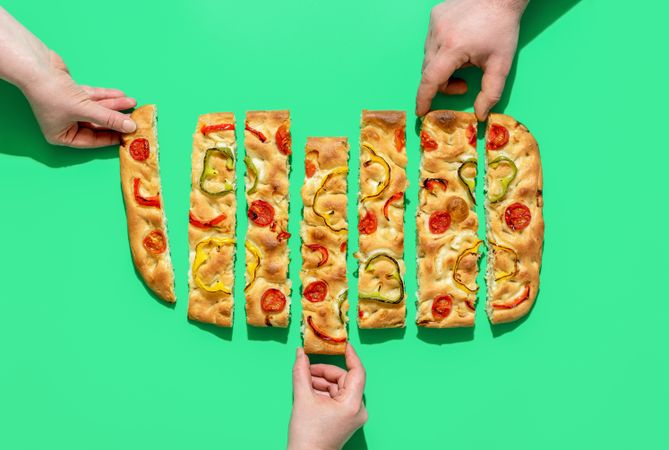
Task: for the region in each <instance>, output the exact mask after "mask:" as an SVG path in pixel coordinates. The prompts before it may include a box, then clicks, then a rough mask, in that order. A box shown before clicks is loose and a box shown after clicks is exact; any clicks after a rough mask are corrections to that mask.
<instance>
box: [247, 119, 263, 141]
mask: <svg viewBox="0 0 669 450" xmlns="http://www.w3.org/2000/svg"><path fill="white" fill-rule="evenodd" d="M244 129H245V130H246V131H248V132H249V133H251V134H252V135H254V136H255V137H257V138H258V139H259V140H260V142H267V137H266V136H265V135H264V134H262V133H261V132H260V131H258V130H256V129H254V128H251V127H250V126H249V124H248V123H247V124H246V126H245V127H244Z"/></svg>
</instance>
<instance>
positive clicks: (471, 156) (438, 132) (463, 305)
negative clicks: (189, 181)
mask: <svg viewBox="0 0 669 450" xmlns="http://www.w3.org/2000/svg"><path fill="white" fill-rule="evenodd" d="M476 124H477V121H476V117H475V116H474V114H470V113H463V112H456V111H446V110H441V111H432V112H430V113H429V114H428V115H427V116H425V119H424V121H423V127H422V130H421V154H422V157H421V164H420V188H419V205H418V211H417V215H416V232H417V241H418V245H417V247H418V249H417V256H418V266H417V274H418V301H417V305H416V308H417V312H416V323H417V324H418V325H419V326H423V327H432V328H448V327H466V326H472V325H473V324H474V309H475V305H476V292H477V291H478V286H477V284H476V275H477V273H478V259H479V256H480V246H481V245H480V244H481V241H480V239H479V238H478V236H477V230H478V218H477V216H476V212H475V211H474V201H475V197H474V186H475V185H474V182H475V179H476V167H477V154H476ZM467 183H470V184H469V185H468V184H467ZM431 217H432V218H433V219H432V222H431ZM440 218H441V219H440ZM449 220H450V224H449V223H448V222H449ZM431 223H433V224H434V226H433V227H431V225H430V224H431ZM440 224H441V226H440ZM433 307H434V309H433Z"/></svg>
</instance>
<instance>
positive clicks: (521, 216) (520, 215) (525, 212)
mask: <svg viewBox="0 0 669 450" xmlns="http://www.w3.org/2000/svg"><path fill="white" fill-rule="evenodd" d="M531 220H532V213H531V212H530V208H528V207H527V206H525V205H523V204H522V203H513V204H511V205H509V206H507V208H506V211H504V221H505V222H506V224H507V225H508V227H509V228H511V230H513V231H521V230H523V229H525V228H527V226H528V225H529V224H530V221H531Z"/></svg>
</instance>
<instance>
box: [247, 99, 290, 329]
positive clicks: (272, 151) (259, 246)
mask: <svg viewBox="0 0 669 450" xmlns="http://www.w3.org/2000/svg"><path fill="white" fill-rule="evenodd" d="M245 129H246V131H245V133H244V136H245V139H244V146H245V147H246V157H245V158H244V162H245V163H246V203H247V208H248V209H247V216H248V219H249V220H248V233H247V235H246V243H245V247H246V286H245V288H244V291H245V293H246V322H247V323H248V324H249V325H254V326H257V327H265V326H268V327H287V326H288V322H289V320H290V289H291V284H290V279H288V238H289V237H290V234H289V233H288V173H289V171H290V168H289V161H288V157H289V155H290V153H291V136H290V114H289V112H288V111H252V112H249V113H247V114H246V126H245Z"/></svg>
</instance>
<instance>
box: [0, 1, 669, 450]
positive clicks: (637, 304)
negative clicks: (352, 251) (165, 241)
mask: <svg viewBox="0 0 669 450" xmlns="http://www.w3.org/2000/svg"><path fill="white" fill-rule="evenodd" d="M433 3H435V2H427V1H420V2H419V1H401V0H397V1H391V0H383V1H381V0H375V1H366V2H359V1H354V0H346V1H337V2H321V1H308V2H307V1H300V2H298V1H289V2H277V1H274V0H273V1H255V2H236V3H232V2H222V1H215V0H209V1H204V0H199V1H180V2H176V1H175V2H158V1H152V2H140V1H136V0H134V1H127V0H119V1H114V2H91V1H69V2H46V1H42V2H28V1H25V0H10V1H6V2H4V6H5V7H6V8H7V9H8V10H9V11H10V12H11V13H12V14H14V15H15V16H16V17H17V18H18V19H19V20H20V21H22V22H23V23H24V24H25V25H26V26H28V27H29V28H30V29H31V30H33V31H34V32H35V33H36V34H37V35H38V36H39V37H40V38H41V39H43V40H44V41H45V42H46V43H47V44H48V45H50V46H51V47H52V48H53V49H55V50H56V51H58V52H59V53H60V54H61V55H62V56H63V58H64V59H65V61H66V62H67V63H68V65H69V67H70V70H71V71H72V73H73V74H74V76H75V78H76V79H77V80H78V81H80V82H82V83H86V84H91V85H98V86H108V87H119V88H121V89H124V90H125V91H126V92H127V93H129V94H130V95H132V96H135V97H136V98H137V99H138V101H139V102H140V103H157V104H158V106H159V115H160V120H159V132H160V141H161V168H162V177H163V185H164V198H165V204H166V210H167V215H168V217H169V219H170V232H169V238H170V240H171V245H172V249H173V251H172V257H173V260H174V262H175V271H176V278H177V286H176V289H177V296H178V299H179V300H178V303H177V305H176V307H175V308H170V307H167V306H165V305H163V304H161V303H160V302H158V301H156V300H154V299H153V298H152V297H151V296H150V295H149V294H148V293H147V291H146V289H145V288H144V286H143V285H142V283H141V282H140V280H139V279H138V278H137V276H136V274H135V272H134V270H133V266H132V263H131V259H130V251H129V247H128V243H127V234H126V225H125V216H124V210H123V203H122V199H121V193H120V186H119V170H118V161H117V150H116V149H114V148H110V149H103V150H92V151H84V150H70V149H64V148H57V147H51V146H49V145H47V144H46V143H45V142H44V141H43V139H42V137H41V134H40V133H39V130H38V128H37V126H36V124H35V122H34V119H33V117H32V114H31V112H30V109H29V106H28V104H27V103H26V101H25V100H24V99H23V98H22V97H21V95H20V93H19V92H18V91H17V90H16V89H15V88H13V87H11V86H9V85H7V84H5V83H2V82H0V192H2V194H0V198H1V200H0V204H1V205H2V209H1V213H0V215H1V216H0V217H1V220H0V274H1V275H0V281H1V283H0V286H1V287H0V448H3V449H11V450H13V449H68V450H75V449H161V450H167V449H183V448H281V447H282V446H284V445H285V444H284V443H285V439H286V429H287V423H288V417H289V413H290V408H291V387H290V380H291V372H290V369H291V365H292V363H293V355H294V351H295V347H297V346H298V345H299V344H300V342H301V341H300V334H299V319H296V317H299V296H298V295H297V294H298V293H299V282H298V277H297V275H298V271H299V267H300V263H301V262H300V258H299V251H298V250H299V243H298V240H299V239H298V238H297V233H295V231H296V230H297V227H298V221H299V218H300V209H301V205H300V203H299V195H298V193H299V188H300V184H301V180H302V178H303V176H304V172H303V171H304V169H303V167H302V164H301V161H302V158H303V146H304V143H305V141H306V137H307V136H308V135H346V136H349V138H350V141H351V147H352V149H353V150H354V151H353V155H352V160H351V164H352V166H353V167H356V166H357V163H358V157H357V153H356V151H355V150H356V149H357V145H358V121H359V116H360V111H361V109H363V108H368V109H404V110H407V111H409V112H410V113H411V111H413V105H414V94H415V89H416V87H417V82H418V80H419V76H420V67H421V62H422V45H423V40H424V36H425V31H426V27H427V21H428V13H429V9H430V6H431V5H432V4H433ZM667 13H669V7H668V6H667V5H666V3H665V2H661V1H659V0H657V1H650V0H639V1H636V2H628V1H604V0H582V1H580V2H577V1H576V0H562V1H539V0H535V1H533V2H532V4H531V5H530V8H529V10H528V12H527V14H526V16H525V18H524V22H523V31H522V36H521V44H520V45H521V49H520V52H519V57H518V61H517V67H516V68H515V70H514V73H513V74H512V76H511V78H510V80H509V82H510V83H512V86H509V89H507V95H506V97H505V99H504V100H503V102H502V105H501V106H500V107H499V108H498V110H504V111H505V112H507V113H508V114H511V115H513V116H515V117H516V118H518V119H519V120H521V121H522V122H524V123H525V124H526V125H527V126H528V127H529V128H530V130H531V131H532V132H533V133H534V134H535V136H536V138H537V140H538V141H539V144H540V148H541V151H542V157H543V166H544V178H545V191H544V192H545V205H546V206H545V210H544V212H545V220H546V245H545V254H544V267H543V272H542V284H541V292H540V295H539V299H538V301H537V304H536V307H535V308H534V310H533V311H532V313H531V315H530V317H529V318H528V319H527V320H524V321H522V322H521V323H520V324H518V326H503V327H497V328H495V329H492V328H491V327H490V326H489V325H488V323H487V320H486V318H485V313H484V311H483V309H482V308H479V310H478V312H477V326H476V328H475V329H474V330H473V332H472V331H467V330H445V331H437V332H432V333H420V334H418V332H417V329H416V326H415V325H414V324H413V321H414V317H415V308H414V306H413V304H412V301H410V302H409V303H410V305H409V308H408V322H409V325H408V326H407V328H406V331H405V332H404V333H398V332H396V331H380V332H367V333H365V334H364V335H363V334H361V333H360V332H359V331H358V330H357V328H356V326H355V325H352V326H351V327H350V331H351V339H352V341H353V342H354V343H355V344H356V345H357V348H358V351H359V353H360V355H361V357H362V359H363V362H364V363H365V365H366V367H367V370H368V385H367V389H366V400H367V406H368V408H369V417H370V418H369V422H368V424H367V425H366V426H365V427H364V431H363V432H362V433H358V434H356V435H355V437H354V439H353V441H352V442H351V443H350V444H349V446H348V447H347V448H351V449H353V448H356V449H359V448H366V447H369V448H372V449H391V448H407V449H408V448H411V449H418V448H437V447H438V448H509V449H535V448H666V447H665V446H666V445H667V434H666V418H667V415H668V411H667V402H668V401H669V387H668V385H669V384H668V383H667V380H668V379H669V364H668V363H667V343H669V342H668V341H669V340H668V335H667V324H666V318H667V315H668V313H669V302H668V301H667V300H669V299H668V298H667V293H666V290H661V289H660V280H663V279H665V278H666V276H667V275H666V269H667V260H666V254H667V251H668V250H669V246H668V244H667V241H666V239H665V238H664V234H665V232H663V231H662V230H666V227H667V225H666V221H667V219H668V218H669V216H668V215H667V213H666V207H665V206H666V203H667V200H666V194H667V187H666V186H667V185H666V167H667V165H669V156H668V155H669V153H668V152H667V148H666V138H665V135H666V130H664V129H663V127H664V125H663V124H664V122H666V119H665V115H666V113H665V105H666V103H667V91H666V73H667V69H669V65H668V64H667V62H666V58H665V57H664V56H663V55H664V54H666V48H663V47H664V46H665V44H666V42H667V35H666V28H667V25H666V17H667ZM465 76H466V77H467V78H469V79H472V80H473V79H476V78H477V77H478V72H477V71H475V70H470V71H468V72H466V73H465ZM472 85H473V90H474V91H476V89H477V87H478V82H473V83H472ZM511 87H512V89H511ZM508 94H510V95H508ZM472 101H473V94H471V95H468V96H467V97H466V98H463V99H458V100H455V101H450V102H448V101H445V100H443V99H441V100H439V102H438V103H439V106H442V107H451V108H455V109H465V108H467V109H470V108H469V105H471V104H472ZM277 108H287V109H290V110H291V113H292V120H293V136H294V149H295V153H294V156H293V162H294V167H293V171H292V173H291V197H292V199H293V204H292V207H291V220H292V223H291V227H292V231H293V232H294V234H293V238H291V241H290V244H291V251H292V255H293V262H292V264H291V267H290V272H291V277H292V279H293V280H294V282H295V287H296V289H295V292H294V295H293V303H294V307H293V317H294V319H293V321H292V323H291V326H290V329H289V330H288V332H287V333H285V332H282V331H281V330H277V329H270V330H254V329H248V328H247V327H246V325H245V317H244V312H243V308H242V305H243V304H242V301H240V300H241V299H242V296H241V289H242V286H240V284H241V283H238V284H237V286H236V295H237V298H238V303H237V308H236V311H237V314H236V316H235V324H234V328H233V330H232V331H231V332H230V331H225V330H223V331H220V330H215V329H213V328H210V327H199V326H196V325H194V324H191V323H189V322H188V321H187V320H186V307H187V301H186V300H187V284H186V274H187V266H188V262H187V239H186V238H187V222H186V214H187V212H188V207H189V177H190V175H189V171H190V149H191V135H192V132H193V129H194V126H195V123H196V119H197V115H198V114H201V113H205V112H211V111H234V112H235V114H236V115H237V119H238V121H239V120H243V117H244V113H245V111H247V110H251V109H277ZM409 117H410V118H411V121H412V120H413V115H412V114H410V115H409ZM238 134H239V133H238ZM407 146H408V147H409V149H410V154H411V155H413V157H412V158H410V161H409V168H408V170H409V174H410V180H411V188H410V189H409V191H408V198H409V199H415V198H416V196H417V182H416V177H417V171H418V139H417V137H416V136H415V134H413V133H410V134H409V137H408V142H407ZM238 175H239V176H241V175H242V168H241V167H239V170H238ZM356 179H357V169H356V170H352V172H351V174H350V178H349V181H350V182H351V189H350V194H351V195H350V205H349V215H350V216H351V217H354V216H355V194H356V186H357V181H356ZM479 191H480V188H479ZM479 195H480V192H479ZM238 198H239V200H240V205H243V202H242V192H241V191H240V192H239V193H238ZM416 203H417V202H416V201H411V202H410V203H409V205H408V210H407V227H406V235H407V240H406V245H407V258H406V259H407V263H408V264H407V265H408V270H407V286H408V289H409V291H410V299H413V298H414V295H413V292H414V291H415V286H416V283H415V257H414V251H413V248H414V244H415V239H414V232H415V226H414V221H413V216H414V215H415V209H416ZM245 227H246V223H245V217H244V215H243V214H242V215H240V220H239V231H240V232H241V231H243V230H244V229H245ZM351 239H352V240H351V242H352V245H351V247H355V244H354V243H355V242H356V241H357V235H356V234H355V233H351ZM240 250H241V249H240ZM241 254H243V253H241ZM243 271H244V267H243V261H242V260H241V259H239V260H238V261H237V265H236V273H237V276H238V279H239V280H241V279H242V277H243ZM354 271H355V262H354V259H353V258H352V256H349V274H350V280H351V281H352V282H353V281H354V280H355V279H354V278H353V274H354ZM351 289H352V291H356V287H355V283H353V284H352V286H351ZM352 297H353V298H355V295H352ZM353 306H355V302H354V303H353ZM353 311H355V309H353Z"/></svg>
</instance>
